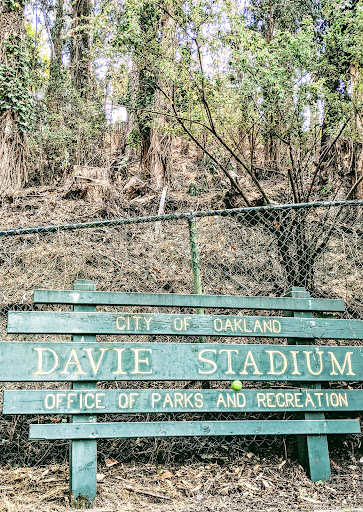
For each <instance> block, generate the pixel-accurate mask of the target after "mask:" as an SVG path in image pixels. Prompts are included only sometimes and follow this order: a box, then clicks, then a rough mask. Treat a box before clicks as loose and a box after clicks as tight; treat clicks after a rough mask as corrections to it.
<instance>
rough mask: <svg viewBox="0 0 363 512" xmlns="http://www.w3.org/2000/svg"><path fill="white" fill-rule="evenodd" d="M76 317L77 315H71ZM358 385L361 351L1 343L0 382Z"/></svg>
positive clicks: (211, 345)
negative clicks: (216, 382)
mask: <svg viewBox="0 0 363 512" xmlns="http://www.w3.org/2000/svg"><path fill="white" fill-rule="evenodd" d="M74 314H75V315H76V314H77V313H74ZM237 378H238V379H240V380H249V381H266V380H268V381H295V382H299V381H302V382H303V381H312V380H314V381H316V382H324V381H359V380H363V347H361V346H359V347H358V346H354V347H352V346H343V347H323V346H309V345H301V346H300V345H299V346H288V345H263V344H260V345H248V344H247V345H246V344H240V345H238V344H227V343H225V344H223V343H141V342H140V343H107V342H103V343H76V342H51V343H46V342H38V343H37V342H0V381H4V382H7V381H13V382H36V381H39V382H40V381H43V382H50V381H102V380H108V381H113V380H114V381H121V380H122V381H126V380H135V381H136V380H138V381H139V380H147V381H148V380H150V381H153V380H170V381H176V380H230V381H232V380H235V379H237Z"/></svg>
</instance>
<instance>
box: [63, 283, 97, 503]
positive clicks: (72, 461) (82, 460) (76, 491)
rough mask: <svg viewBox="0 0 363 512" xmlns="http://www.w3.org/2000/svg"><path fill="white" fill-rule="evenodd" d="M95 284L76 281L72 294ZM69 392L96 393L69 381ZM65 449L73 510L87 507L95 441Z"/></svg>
mask: <svg viewBox="0 0 363 512" xmlns="http://www.w3.org/2000/svg"><path fill="white" fill-rule="evenodd" d="M95 289H96V285H95V284H93V283H92V281H87V280H81V279H78V280H77V281H76V283H75V284H74V290H75V291H82V290H87V291H91V290H95ZM73 311H74V312H92V311H93V312H94V311H96V306H87V305H75V306H73ZM72 340H73V341H74V342H80V343H81V344H82V343H89V342H95V341H96V336H79V335H75V336H73V337H72ZM72 389H73V390H74V392H76V393H77V390H80V391H78V392H79V393H85V392H86V393H87V392H88V393H89V392H95V391H96V383H95V382H92V381H91V382H73V383H72ZM96 420H97V417H96V416H92V415H76V416H71V421H72V423H74V424H77V423H87V422H88V423H92V424H94V423H96ZM69 448H70V450H69V490H70V494H71V499H72V502H73V505H74V506H75V507H77V508H79V507H83V506H84V505H85V504H87V505H88V504H90V503H92V501H93V500H94V498H95V497H96V494H97V441H95V440H87V441H82V440H74V441H71V443H70V447H69Z"/></svg>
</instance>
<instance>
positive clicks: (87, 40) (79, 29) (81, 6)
mask: <svg viewBox="0 0 363 512" xmlns="http://www.w3.org/2000/svg"><path fill="white" fill-rule="evenodd" d="M91 15H92V0H75V1H74V2H72V13H71V16H72V28H71V32H72V39H71V48H70V54H71V77H72V82H73V85H74V87H75V89H76V90H77V91H78V92H79V94H80V96H82V97H86V96H87V94H88V91H89V88H90V85H91V59H90V49H91V35H90V27H89V25H90V22H91Z"/></svg>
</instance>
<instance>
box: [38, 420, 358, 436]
mask: <svg viewBox="0 0 363 512" xmlns="http://www.w3.org/2000/svg"><path fill="white" fill-rule="evenodd" d="M348 433H354V434H358V433H360V424H359V420H283V421H281V420H247V421H233V420H229V421H168V422H151V421H150V422H130V423H126V422H124V423H119V422H118V423H116V422H115V423H95V424H91V423H73V424H72V423H63V424H62V423H61V424H43V425H42V424H40V425H39V424H38V425H30V433H29V439H104V438H109V439H111V438H135V437H174V436H182V437H186V436H211V435H213V436H219V435H222V436H228V435H246V436H247V435H252V436H255V435H281V434H282V435H286V434H309V435H314V434H317V435H319V434H348Z"/></svg>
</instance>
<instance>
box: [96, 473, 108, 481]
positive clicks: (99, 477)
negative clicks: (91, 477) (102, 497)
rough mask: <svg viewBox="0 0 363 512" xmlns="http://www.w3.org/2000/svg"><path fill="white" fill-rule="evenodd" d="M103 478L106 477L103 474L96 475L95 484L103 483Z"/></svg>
mask: <svg viewBox="0 0 363 512" xmlns="http://www.w3.org/2000/svg"><path fill="white" fill-rule="evenodd" d="M105 478H106V475H104V474H103V473H97V482H103V481H104V479H105Z"/></svg>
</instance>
